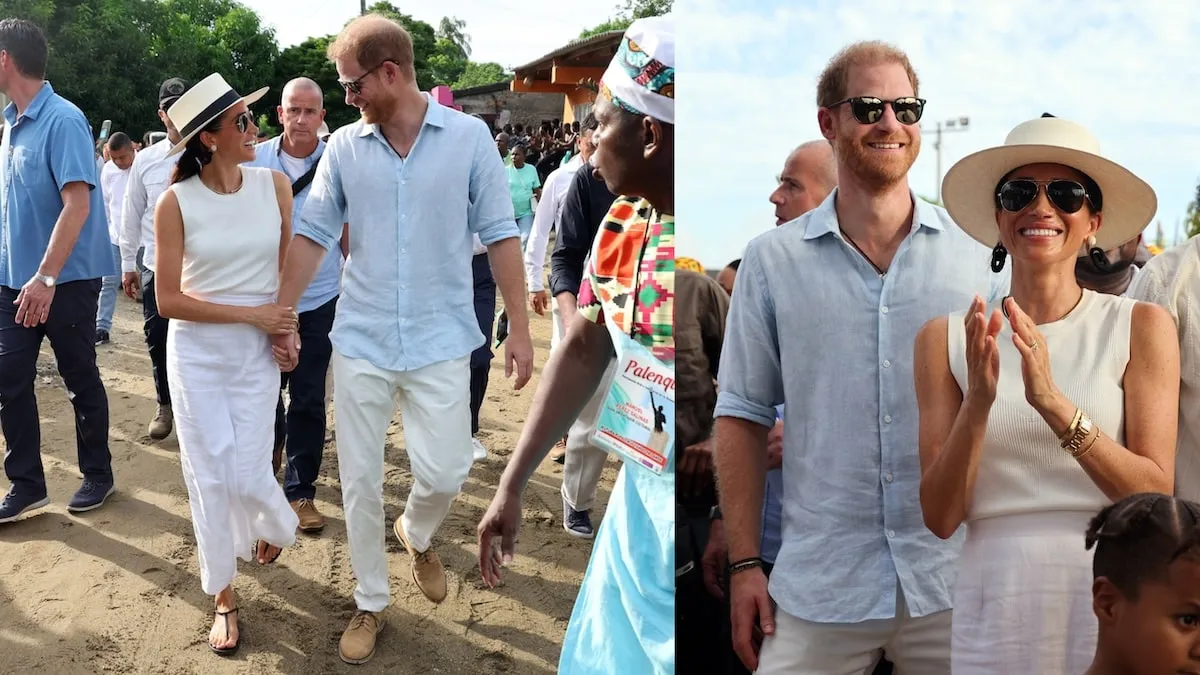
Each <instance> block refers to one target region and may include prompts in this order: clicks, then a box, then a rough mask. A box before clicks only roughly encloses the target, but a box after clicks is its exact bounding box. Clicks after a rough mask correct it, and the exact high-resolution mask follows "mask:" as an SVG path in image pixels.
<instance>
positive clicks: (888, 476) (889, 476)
mask: <svg viewBox="0 0 1200 675" xmlns="http://www.w3.org/2000/svg"><path fill="white" fill-rule="evenodd" d="M883 479H884V480H885V481H887V482H889V483H890V482H892V473H891V472H890V471H889V472H887V473H885V474H883Z"/></svg>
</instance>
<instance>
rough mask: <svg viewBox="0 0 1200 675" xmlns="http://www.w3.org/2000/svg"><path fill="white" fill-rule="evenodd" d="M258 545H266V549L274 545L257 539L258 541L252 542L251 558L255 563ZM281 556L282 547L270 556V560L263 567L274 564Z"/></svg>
mask: <svg viewBox="0 0 1200 675" xmlns="http://www.w3.org/2000/svg"><path fill="white" fill-rule="evenodd" d="M259 544H266V545H267V548H271V547H272V546H274V544H272V543H270V542H268V541H264V540H262V539H259V540H258V541H256V542H254V556H253V557H254V559H255V560H256V561H257V560H258V545H259ZM282 554H283V547H282V546H280V547H279V550H278V551H275V555H273V556H271V559H270V560H268V561H267V562H265V563H263V564H264V565H270V564H271V563H273V562H275V561H276V560H279V556H280V555H282Z"/></svg>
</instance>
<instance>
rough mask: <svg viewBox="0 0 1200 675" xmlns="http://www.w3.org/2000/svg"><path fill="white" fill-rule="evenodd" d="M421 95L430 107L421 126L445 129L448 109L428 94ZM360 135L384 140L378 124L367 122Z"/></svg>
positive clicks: (359, 132)
mask: <svg viewBox="0 0 1200 675" xmlns="http://www.w3.org/2000/svg"><path fill="white" fill-rule="evenodd" d="M421 95H422V96H424V97H425V100H426V101H428V103H429V107H428V108H426V110H425V119H424V120H422V122H421V125H422V126H424V125H426V124H428V125H429V126H431V127H439V128H441V127H445V126H446V107H445V106H443V105H442V104H441V103H438V102H437V101H435V100H433V97H432V96H430V95H429V94H427V93H422V94H421ZM358 135H359V136H372V135H376V136H379V138H380V139H382V138H383V134H382V133H381V132H380V131H379V125H378V124H367V123H366V122H363V125H362V128H361V129H359V130H358Z"/></svg>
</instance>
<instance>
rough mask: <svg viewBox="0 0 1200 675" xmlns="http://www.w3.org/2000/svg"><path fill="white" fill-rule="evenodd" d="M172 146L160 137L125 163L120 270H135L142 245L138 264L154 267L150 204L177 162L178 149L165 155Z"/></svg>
mask: <svg viewBox="0 0 1200 675" xmlns="http://www.w3.org/2000/svg"><path fill="white" fill-rule="evenodd" d="M171 147H172V144H171V141H170V140H169V139H166V138H164V139H163V140H161V141H159V142H157V143H155V144H154V145H152V146H150V147H148V148H146V149H145V150H142V151H141V152H139V153H138V154H137V155H135V156H134V158H133V166H131V167H129V184H128V185H127V186H126V189H125V202H124V205H123V208H122V212H121V271H122V272H134V271H137V254H138V249H139V248H142V247H145V249H146V253H145V255H144V256H142V264H143V265H145V266H146V268H147V269H149V270H151V271H153V270H154V207H155V206H156V205H157V204H158V198H159V197H161V196H162V195H163V193H164V192H166V191H167V187H168V186H169V183H170V181H171V172H172V171H173V170H174V169H175V165H176V164H178V163H179V157H180V156H181V155H182V154H183V153H179V154H177V155H175V156H174V157H167V153H168V152H170V150H171Z"/></svg>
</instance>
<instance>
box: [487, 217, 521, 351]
mask: <svg viewBox="0 0 1200 675" xmlns="http://www.w3.org/2000/svg"><path fill="white" fill-rule="evenodd" d="M487 250H488V263H489V264H490V265H491V266H492V276H493V277H494V278H495V279H496V287H497V288H499V289H500V297H501V298H503V299H504V311H505V313H506V314H507V315H508V325H509V328H510V330H511V329H512V328H514V327H528V325H529V313H528V312H527V311H526V309H525V261H523V260H522V259H521V240H520V239H518V238H516V237H509V238H508V239H501V240H500V241H498V242H496V243H494V244H492V245H491V246H488V247H487Z"/></svg>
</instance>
